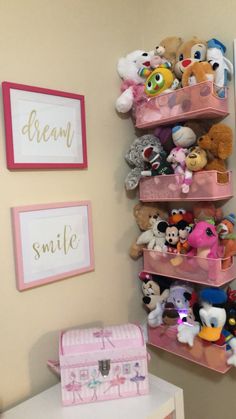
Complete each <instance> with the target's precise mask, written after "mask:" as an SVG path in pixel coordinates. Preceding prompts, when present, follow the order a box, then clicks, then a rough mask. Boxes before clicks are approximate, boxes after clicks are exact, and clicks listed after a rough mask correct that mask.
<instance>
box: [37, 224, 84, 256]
mask: <svg viewBox="0 0 236 419" xmlns="http://www.w3.org/2000/svg"><path fill="white" fill-rule="evenodd" d="M79 241H80V239H79V238H78V235H77V234H76V233H73V231H72V227H71V226H70V225H64V228H63V233H62V234H61V233H57V235H56V238H55V240H53V239H51V240H49V241H48V242H46V243H42V244H40V243H38V242H34V243H33V245H32V247H33V250H34V252H35V253H36V254H35V256H34V259H35V260H38V259H40V257H41V255H42V254H45V253H49V254H54V253H56V252H60V251H62V252H63V253H64V255H67V254H68V253H69V252H70V250H76V249H77V248H78V246H79Z"/></svg>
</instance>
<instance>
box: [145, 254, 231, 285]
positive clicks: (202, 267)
mask: <svg viewBox="0 0 236 419" xmlns="http://www.w3.org/2000/svg"><path fill="white" fill-rule="evenodd" d="M143 265H144V266H143V270H144V271H145V272H149V273H152V274H158V275H164V276H169V277H171V278H177V279H183V280H185V281H189V282H195V283H197V284H204V285H209V286H216V287H219V286H221V285H224V284H227V283H228V282H230V281H232V280H233V279H235V278H236V268H235V263H234V260H233V258H232V264H231V266H230V267H229V268H227V269H225V270H223V269H222V259H206V258H200V257H198V256H191V257H189V256H187V255H177V254H174V253H168V252H167V253H162V252H158V251H157V250H147V249H144V251H143Z"/></svg>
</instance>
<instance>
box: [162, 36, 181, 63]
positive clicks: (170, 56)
mask: <svg viewBox="0 0 236 419" xmlns="http://www.w3.org/2000/svg"><path fill="white" fill-rule="evenodd" d="M182 42H183V40H182V39H181V38H179V37H178V36H168V37H167V38H164V39H162V40H161V41H160V43H159V45H158V46H157V47H156V52H157V53H158V52H160V53H161V54H163V56H164V57H165V59H166V60H167V61H168V62H170V63H171V66H172V68H174V65H175V62H176V53H177V50H178V48H179V47H180V45H181V44H182Z"/></svg>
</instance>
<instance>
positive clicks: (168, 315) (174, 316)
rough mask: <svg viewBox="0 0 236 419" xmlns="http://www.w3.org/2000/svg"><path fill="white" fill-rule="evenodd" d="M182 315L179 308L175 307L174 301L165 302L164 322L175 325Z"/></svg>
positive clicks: (167, 324)
mask: <svg viewBox="0 0 236 419" xmlns="http://www.w3.org/2000/svg"><path fill="white" fill-rule="evenodd" d="M179 319H180V315H179V312H178V310H177V309H176V308H175V305H174V304H173V303H165V306H164V309H163V313H162V322H163V324H165V325H166V326H174V325H176V324H177V323H178V322H179Z"/></svg>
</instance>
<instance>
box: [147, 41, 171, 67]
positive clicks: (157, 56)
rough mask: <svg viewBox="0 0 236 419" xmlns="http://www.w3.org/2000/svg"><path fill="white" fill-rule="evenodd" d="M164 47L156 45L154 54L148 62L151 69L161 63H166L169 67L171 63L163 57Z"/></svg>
mask: <svg viewBox="0 0 236 419" xmlns="http://www.w3.org/2000/svg"><path fill="white" fill-rule="evenodd" d="M164 55H165V47H163V46H162V45H158V46H157V47H156V48H155V50H154V55H153V57H151V60H150V64H151V67H152V68H153V69H155V68H157V67H159V66H160V65H162V64H167V65H168V66H169V67H171V63H170V62H169V61H168V60H167V59H166V58H165V57H164Z"/></svg>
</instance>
